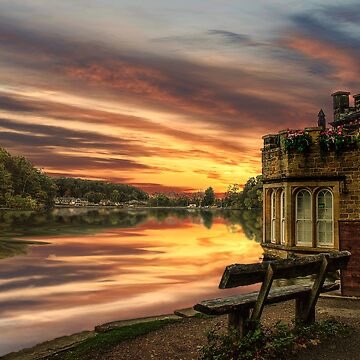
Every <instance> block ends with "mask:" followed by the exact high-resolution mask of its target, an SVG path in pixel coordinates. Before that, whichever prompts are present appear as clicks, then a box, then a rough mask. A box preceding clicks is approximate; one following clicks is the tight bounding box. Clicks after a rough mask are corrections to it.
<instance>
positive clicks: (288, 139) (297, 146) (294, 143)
mask: <svg viewBox="0 0 360 360" xmlns="http://www.w3.org/2000/svg"><path fill="white" fill-rule="evenodd" d="M311 143H312V139H311V136H310V135H309V133H307V132H306V131H303V130H288V132H287V133H286V134H285V149H286V151H298V152H300V153H306V152H307V151H308V150H309V149H310V146H311Z"/></svg>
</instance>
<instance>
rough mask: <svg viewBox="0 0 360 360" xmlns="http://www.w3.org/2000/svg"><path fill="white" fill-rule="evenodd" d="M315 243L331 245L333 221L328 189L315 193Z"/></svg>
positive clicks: (331, 202)
mask: <svg viewBox="0 0 360 360" xmlns="http://www.w3.org/2000/svg"><path fill="white" fill-rule="evenodd" d="M316 228H317V229H316V230H317V231H316V232H317V245H318V246H320V247H321V246H327V247H328V246H333V244H334V233H333V228H334V221H333V196H332V193H331V191H330V190H327V189H325V190H321V191H319V193H318V194H317V219H316Z"/></svg>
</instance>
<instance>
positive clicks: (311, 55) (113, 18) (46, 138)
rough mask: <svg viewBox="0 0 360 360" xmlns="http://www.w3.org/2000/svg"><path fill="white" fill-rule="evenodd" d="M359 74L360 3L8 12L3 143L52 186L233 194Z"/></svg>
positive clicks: (4, 20)
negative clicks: (271, 149) (273, 140)
mask: <svg viewBox="0 0 360 360" xmlns="http://www.w3.org/2000/svg"><path fill="white" fill-rule="evenodd" d="M340 4H341V5H340ZM359 73H360V3H359V2H358V1H342V2H339V1H333V0H319V1H285V0H283V1H280V0H274V1H269V0H257V1H241V0H238V1H230V0H207V1H200V0H182V1H178V0H148V1H138V0H73V1H66V0H65V1H60V0H0V145H1V146H3V147H5V148H6V149H7V150H9V151H10V152H11V153H14V154H21V155H24V156H26V157H28V158H29V159H30V160H31V161H32V162H33V163H34V165H35V166H37V167H39V168H42V169H44V171H46V172H47V173H49V174H51V175H55V176H60V175H66V176H73V177H83V178H90V179H105V180H109V181H114V182H121V183H129V184H134V185H136V186H140V187H142V188H143V189H144V190H146V191H170V190H176V191H197V190H204V189H205V188H206V187H208V186H213V187H214V189H215V191H217V192H223V191H225V190H226V188H227V187H228V185H229V184H232V183H240V184H243V183H244V182H246V180H247V179H248V178H249V177H250V176H254V175H256V174H259V173H260V172H261V153H260V148H261V146H262V140H261V136H262V135H264V134H266V133H273V132H276V131H278V130H281V129H284V128H289V127H291V128H297V127H304V126H315V124H316V121H317V113H318V111H319V109H320V108H323V109H324V110H325V113H326V114H327V119H328V120H331V119H332V114H331V97H330V94H331V92H333V91H335V90H349V91H351V92H352V93H357V92H360V81H359V79H360V77H359Z"/></svg>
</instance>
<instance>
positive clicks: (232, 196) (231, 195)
mask: <svg viewBox="0 0 360 360" xmlns="http://www.w3.org/2000/svg"><path fill="white" fill-rule="evenodd" d="M240 196H241V189H240V185H239V184H233V185H229V187H228V189H227V191H226V193H225V196H224V199H223V206H224V207H233V208H239V207H241V201H240Z"/></svg>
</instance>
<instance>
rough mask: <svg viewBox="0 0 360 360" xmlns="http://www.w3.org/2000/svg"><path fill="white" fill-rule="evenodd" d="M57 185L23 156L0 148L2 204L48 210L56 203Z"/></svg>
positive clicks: (0, 194) (0, 201) (0, 192)
mask: <svg viewBox="0 0 360 360" xmlns="http://www.w3.org/2000/svg"><path fill="white" fill-rule="evenodd" d="M55 193H56V185H55V184H54V182H53V180H52V179H51V178H50V177H48V176H47V175H46V174H44V173H43V172H42V171H41V170H39V169H36V168H35V167H34V166H33V165H32V163H31V162H30V161H28V160H27V159H25V158H24V157H22V156H12V155H11V154H9V153H8V152H7V151H6V150H5V149H3V148H0V203H1V204H5V205H6V206H8V207H16V208H24V209H28V208H47V207H51V206H52V205H53V202H54V197H55Z"/></svg>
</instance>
